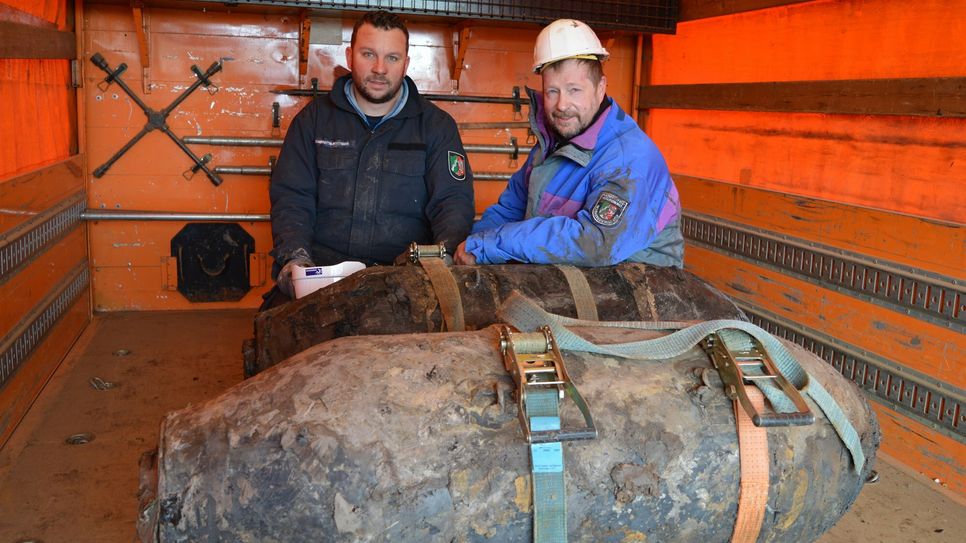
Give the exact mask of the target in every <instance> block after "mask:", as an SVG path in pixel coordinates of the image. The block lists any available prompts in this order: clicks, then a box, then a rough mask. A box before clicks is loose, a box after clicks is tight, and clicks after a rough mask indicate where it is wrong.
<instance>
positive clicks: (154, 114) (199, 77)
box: [91, 53, 223, 186]
mask: <svg viewBox="0 0 966 543" xmlns="http://www.w3.org/2000/svg"><path fill="white" fill-rule="evenodd" d="M222 60H223V59H221V60H217V61H215V62H214V63H212V64H211V66H209V67H208V69H207V70H205V71H204V72H202V71H201V70H200V69H199V68H198V67H197V66H191V71H192V72H194V74H195V82H194V83H192V84H191V86H189V87H188V88H187V89H185V90H184V92H182V93H181V94H180V95H179V96H178V97H177V98H175V99H174V101H173V102H171V104H170V105H169V106H168V107H166V108H164V109H162V110H160V111H158V110H155V109H152V108H150V107H148V105H147V104H145V103H144V101H142V100H141V99H140V98H139V97H138V96H137V95H136V94H134V92H133V91H132V90H131V88H130V87H128V86H127V83H125V82H124V80H123V79H121V77H120V76H121V74H122V73H124V71H125V70H127V65H126V64H124V63H121V64H119V65H118V67H117V68H116V69H114V70H111V67H110V66H109V65H108V63H107V60H105V59H104V57H103V56H102V55H101V54H100V53H94V55H93V56H91V62H93V63H94V65H95V66H97V67H98V68H100V69H101V70H103V71H104V73H106V74H107V77H105V78H104V80H103V81H101V82H100V83H98V85H97V87H98V88H99V89H101V90H102V91H104V90H106V89H107V87H109V86H110V85H111V84H113V83H117V85H118V86H119V87H121V89H122V90H123V91H124V92H125V93H126V94H127V95H128V97H130V98H131V100H133V101H134V103H135V104H137V105H138V107H140V108H141V111H143V112H144V116H145V117H147V120H148V122H147V123H146V124H145V125H144V128H142V129H141V131H140V132H138V133H137V134H135V135H134V137H133V138H131V139H130V141H128V142H127V143H126V144H124V146H123V147H121V148H120V149H119V150H118V151H117V152H116V153H114V156H112V157H111V158H109V159H108V160H107V162H105V163H104V164H101V165H100V166H99V167H98V168H97V169H96V170H94V177H97V178H100V177H102V176H103V175H104V174H105V173H107V170H109V169H110V168H111V166H113V165H114V163H115V162H117V161H118V159H120V158H121V157H122V156H124V153H126V152H128V151H129V150H130V149H131V147H134V144H136V143H137V142H138V141H140V140H141V138H143V137H144V136H146V135H147V134H148V132H151V131H153V130H160V131H161V132H164V133H165V135H167V136H168V137H169V138H171V140H172V141H174V143H175V145H177V146H178V147H179V148H180V149H181V150H182V151H184V153H185V154H186V155H188V157H189V158H191V160H192V162H194V166H192V167H191V168H189V170H188V171H190V172H191V173H192V174H194V173H196V172H197V171H198V170H201V171H203V172H205V175H207V176H208V179H210V180H211V183H212V184H213V185H215V186H218V185H220V184H221V182H222V179H221V177H219V176H218V174H216V173H215V172H213V171H211V170H210V169H209V168H208V166H207V165H206V163H207V162H208V161H209V160H211V158H210V156H209V157H207V159H204V158H198V156H197V155H195V154H194V153H193V152H192V151H191V149H189V148H188V146H187V145H185V143H184V141H182V140H181V138H179V137H178V136H176V135H175V134H174V132H172V131H171V129H170V128H168V124H167V119H168V115H170V114H171V112H172V111H174V110H175V108H177V107H178V106H179V105H180V104H181V102H183V101H184V100H185V98H187V97H188V95H190V94H191V93H192V92H194V91H195V89H197V88H198V87H200V86H202V85H204V86H205V88H207V89H209V92H210V93H212V94H214V93H215V92H217V91H218V87H216V86H214V84H213V83H212V82H211V76H213V75H215V74H216V73H218V72H220V71H221V69H222V67H223V64H222ZM212 87H213V88H214V91H212V90H211V88H212ZM185 173H186V174H187V173H188V172H187V171H186V172H185Z"/></svg>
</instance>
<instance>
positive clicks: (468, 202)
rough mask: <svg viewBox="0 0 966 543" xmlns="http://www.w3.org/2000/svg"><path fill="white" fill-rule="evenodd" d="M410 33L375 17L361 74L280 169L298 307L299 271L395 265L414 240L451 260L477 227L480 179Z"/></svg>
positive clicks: (281, 250)
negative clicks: (417, 61)
mask: <svg viewBox="0 0 966 543" xmlns="http://www.w3.org/2000/svg"><path fill="white" fill-rule="evenodd" d="M408 48H409V31H408V30H407V29H406V26H405V24H404V23H403V22H402V20H401V19H400V18H399V17H397V16H396V15H393V14H391V13H387V12H384V11H378V12H371V13H367V14H366V15H365V16H363V17H362V18H361V19H360V20H359V21H358V22H357V23H356V25H355V28H354V29H353V31H352V41H351V44H350V46H349V48H348V49H346V62H347V64H348V66H349V69H350V70H351V71H352V73H351V75H346V76H343V77H341V78H339V79H338V80H336V82H335V84H334V85H333V86H332V91H331V92H330V93H329V94H328V95H326V96H322V97H319V98H317V99H315V100H314V101H312V103H310V104H309V105H308V106H306V107H305V108H304V109H303V110H302V111H301V112H299V114H298V115H296V117H295V119H293V121H292V125H291V126H290V127H289V129H288V133H287V134H286V135H285V142H284V144H283V145H282V150H281V153H280V154H279V158H278V162H277V163H276V165H275V168H274V170H273V172H272V179H271V185H270V188H269V196H270V198H271V203H272V237H273V241H274V245H275V247H274V248H273V249H272V253H271V254H272V256H273V257H274V258H275V268H274V269H275V270H277V276H276V287H277V288H275V289H273V291H272V292H271V293H270V294H269V295H267V296H266V303H265V304H263V306H262V308H263V309H265V308H267V307H272V306H275V305H279V304H280V303H284V302H286V301H288V300H289V299H291V298H293V297H294V296H293V289H292V280H291V277H292V270H293V268H294V266H296V265H298V266H303V267H307V266H325V265H332V264H337V263H339V262H343V261H346V260H358V261H361V262H364V263H365V264H367V265H372V264H389V263H391V262H392V261H393V260H394V259H395V258H396V257H397V256H398V255H400V254H401V253H402V252H403V251H404V250H406V248H407V247H408V246H409V244H410V243H412V242H414V241H415V242H418V243H420V244H428V243H433V244H437V243H443V244H445V245H446V247H447V248H448V250H449V251H450V252H451V254H452V251H454V250H455V248H456V246H457V245H458V244H459V243H460V242H461V241H463V239H465V238H466V235H467V233H468V232H469V230H470V226H471V225H472V223H473V213H474V201H473V176H472V173H471V171H470V167H469V163H468V162H467V161H466V152H465V151H464V150H463V144H462V141H461V140H460V136H459V132H458V131H457V127H456V122H455V121H454V120H453V118H452V117H450V116H449V114H447V113H446V112H444V111H442V110H441V109H439V108H438V107H436V106H435V105H433V104H431V103H429V102H428V101H427V100H426V99H425V98H423V97H422V96H420V95H419V93H418V91H417V90H416V85H415V84H414V83H413V81H412V80H411V79H409V78H408V77H407V76H406V69H407V68H408V66H409V56H408V53H407V51H408Z"/></svg>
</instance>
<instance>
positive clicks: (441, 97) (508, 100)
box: [269, 89, 530, 106]
mask: <svg viewBox="0 0 966 543" xmlns="http://www.w3.org/2000/svg"><path fill="white" fill-rule="evenodd" d="M269 92H271V93H272V94H284V95H287V96H322V95H324V94H329V91H327V90H313V89H274V90H271V91H269ZM420 96H422V97H423V98H425V99H427V100H432V101H434V102H472V103H476V104H511V105H521V106H528V105H530V99H529V98H526V97H519V98H514V97H512V96H509V97H508V96H461V95H458V94H422V93H420Z"/></svg>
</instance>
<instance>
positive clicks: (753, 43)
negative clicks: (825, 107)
mask: <svg viewBox="0 0 966 543" xmlns="http://www.w3.org/2000/svg"><path fill="white" fill-rule="evenodd" d="M963 35H966V3H964V2H949V1H947V0H917V1H916V2H909V1H907V0H851V1H848V2H831V1H819V2H807V3H802V4H795V5H790V6H786V7H777V8H772V9H765V10H758V11H751V12H746V13H740V14H737V15H732V16H727V17H713V18H709V19H702V20H696V21H690V22H686V23H682V24H679V25H678V27H677V33H676V34H675V35H655V36H654V71H653V76H652V80H651V83H652V84H654V85H668V84H688V83H735V82H750V81H799V80H824V79H876V78H887V77H941V76H949V75H957V76H961V75H963V71H962V70H963V66H966V42H964V40H962V39H960V38H961V37H962V36H963Z"/></svg>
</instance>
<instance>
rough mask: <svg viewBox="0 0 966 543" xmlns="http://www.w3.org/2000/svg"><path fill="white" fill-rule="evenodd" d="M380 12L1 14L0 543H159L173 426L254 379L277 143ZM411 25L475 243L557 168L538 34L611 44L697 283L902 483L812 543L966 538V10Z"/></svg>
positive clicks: (426, 17) (434, 6) (481, 16)
mask: <svg viewBox="0 0 966 543" xmlns="http://www.w3.org/2000/svg"><path fill="white" fill-rule="evenodd" d="M385 4H390V3H387V2H380V1H377V0H372V1H366V0H358V1H356V0H351V1H350V0H345V1H340V2H320V1H318V0H261V1H259V0H240V1H232V2H224V1H213V0H138V1H128V0H36V1H34V0H0V103H3V104H4V105H5V113H4V115H0V307H2V310H0V542H4V541H11V542H19V543H25V542H28V541H38V542H47V543H51V542H59V541H134V540H137V538H138V536H137V534H136V530H135V525H136V522H137V516H138V511H139V504H140V500H141V498H142V496H139V495H138V492H139V480H138V477H139V475H138V474H139V462H140V461H141V457H142V454H143V453H145V452H146V451H149V450H151V449H153V448H155V447H157V445H158V438H159V435H158V431H159V423H160V421H161V418H162V417H163V416H164V415H165V414H166V413H168V412H171V411H173V410H177V409H180V408H183V407H185V406H187V405H189V404H197V403H200V402H205V401H206V400H209V399H211V398H213V397H215V396H217V395H219V394H220V393H222V392H224V391H225V390H227V389H229V388H230V387H232V386H234V385H236V384H238V383H240V382H242V381H243V380H244V375H243V362H242V360H243V357H242V342H243V341H244V340H246V339H249V338H252V336H253V318H254V316H255V314H256V309H257V308H258V306H259V304H260V303H261V300H262V295H263V294H264V293H265V292H266V291H268V290H269V289H270V288H271V287H272V286H273V284H274V282H273V278H272V264H273V261H272V257H271V256H270V254H269V252H270V250H271V249H272V235H271V224H270V220H269V211H270V203H269V197H268V186H269V178H270V174H271V169H272V167H273V165H274V163H275V159H276V158H277V156H278V153H279V147H280V146H281V141H282V138H284V136H285V133H286V130H287V129H288V127H289V126H290V124H291V122H292V120H293V118H294V117H295V115H296V114H297V113H298V112H299V111H300V110H301V109H302V108H303V107H304V106H305V105H306V104H307V103H309V101H310V100H313V99H320V96H323V95H324V94H325V93H326V92H327V91H328V89H329V88H331V86H332V84H333V82H334V81H335V79H336V78H338V77H340V76H341V75H344V74H346V73H348V70H347V68H346V62H345V49H346V47H347V46H348V44H349V39H350V36H351V33H352V27H353V23H354V22H355V20H356V19H357V18H358V17H359V15H360V14H361V13H362V12H363V11H366V10H368V9H371V8H375V7H381V6H382V5H385ZM391 4H392V5H393V6H394V8H395V9H397V10H398V11H399V12H400V14H401V15H402V16H404V18H405V19H406V21H407V24H408V25H409V28H410V32H411V38H410V51H409V53H410V57H411V59H412V61H411V64H410V68H409V72H408V75H409V76H410V77H411V78H412V79H413V81H414V82H415V83H416V85H417V87H418V88H419V90H420V92H421V93H422V94H424V95H427V96H430V97H431V100H433V101H434V103H435V104H436V105H438V106H439V107H440V108H442V109H444V110H445V111H447V112H448V113H449V114H450V115H452V116H453V117H454V119H455V120H456V121H457V124H458V127H459V129H460V133H461V136H462V139H463V142H464V144H465V145H466V151H467V160H468V161H469V163H470V165H471V166H472V171H473V173H474V174H475V177H474V180H473V187H474V192H475V206H476V213H477V214H480V213H481V212H482V211H483V210H485V209H486V208H487V207H488V206H489V205H491V204H493V203H494V202H495V201H496V199H497V198H498V197H499V195H500V193H501V191H502V190H503V189H504V188H505V187H506V184H507V180H508V179H509V177H510V175H511V174H512V173H514V172H515V171H516V170H517V169H519V168H520V167H521V166H522V164H523V163H524V161H525V160H526V157H527V153H528V152H529V151H530V150H531V148H532V146H533V145H534V143H535V139H534V137H533V135H532V134H531V133H530V131H529V129H528V123H527V122H526V121H527V118H528V114H529V108H530V105H529V102H528V101H527V100H526V88H528V87H529V88H533V89H540V87H541V79H540V77H539V76H537V75H535V74H533V73H532V71H531V65H532V60H533V44H534V40H535V38H536V36H537V34H538V32H539V31H540V29H541V27H542V26H544V25H545V24H547V23H548V22H550V21H552V20H554V19H556V18H562V17H573V18H578V19H582V20H585V22H587V23H588V24H590V25H591V26H592V27H593V28H594V30H595V31H596V32H597V33H598V35H599V36H600V38H601V41H602V42H603V44H604V46H605V47H606V48H607V49H608V51H609V52H610V59H609V60H608V61H607V62H606V63H605V64H604V69H605V74H606V76H607V85H608V95H609V96H611V97H612V98H614V100H615V101H616V102H617V103H619V104H620V105H621V106H622V108H623V109H624V110H625V111H627V112H628V114H629V115H631V116H632V117H633V118H634V119H635V120H636V121H637V124H638V125H639V126H640V127H641V128H642V129H643V130H644V131H645V133H646V134H647V135H648V136H649V137H650V138H651V139H652V140H653V141H654V142H655V144H656V145H657V147H658V148H659V149H660V150H661V152H662V154H663V155H664V158H665V159H666V162H667V164H668V167H669V169H670V171H671V174H672V176H673V178H674V181H675V184H676V186H677V188H678V191H679V192H680V196H681V202H682V207H683V216H682V222H681V225H682V231H683V233H684V236H685V239H686V243H687V247H686V256H685V269H686V270H687V271H688V272H690V273H693V274H694V275H696V276H697V277H699V278H700V279H702V280H703V281H706V282H707V283H708V284H710V285H712V286H714V287H715V288H717V289H719V290H720V291H721V292H724V293H725V294H727V295H728V296H730V297H731V298H732V299H733V300H734V301H735V303H736V305H737V306H738V307H739V308H740V309H741V310H742V311H743V312H744V313H745V314H746V315H747V317H748V319H749V320H750V321H751V322H753V323H754V324H757V325H759V326H761V327H762V328H764V329H765V330H767V331H768V332H770V333H772V334H774V335H776V336H779V337H782V338H784V339H787V340H789V341H791V342H794V343H798V344H800V345H802V346H804V347H805V348H806V349H808V350H809V351H811V352H813V353H814V354H815V355H816V356H818V357H820V358H822V359H823V360H825V361H826V362H828V364H830V365H831V366H832V367H833V368H834V369H835V371H836V372H838V373H840V374H842V375H843V376H844V377H845V378H846V379H848V380H849V381H852V382H853V383H854V384H855V386H856V387H858V388H859V389H861V391H862V394H863V395H864V397H865V398H866V399H867V400H868V401H869V404H870V405H871V406H872V409H873V410H874V412H875V414H876V416H877V418H878V422H879V424H880V426H881V429H882V443H881V446H880V449H879V453H878V455H877V457H876V460H875V465H874V469H875V470H876V472H877V473H878V480H877V481H875V482H873V481H871V480H870V481H869V482H868V483H867V484H866V486H865V488H864V489H863V491H862V493H861V494H860V496H859V498H858V501H857V502H856V503H855V505H854V506H853V507H852V508H851V510H850V511H849V512H848V513H847V514H846V515H845V516H844V517H843V519H842V520H841V522H840V523H839V524H838V525H836V526H835V527H834V528H833V529H832V530H831V531H829V532H828V533H826V534H825V535H824V536H823V537H822V539H821V540H820V541H822V542H823V543H832V542H845V541H870V542H871V541H881V542H890V543H891V542H906V541H923V542H924V541H937V542H944V541H950V542H952V541H959V540H961V539H962V534H963V533H966V514H964V513H966V160H963V156H964V154H963V150H964V149H966V73H964V66H966V40H962V39H956V37H957V36H962V35H963V34H964V33H966V3H964V2H948V1H944V0H922V1H919V2H915V3H910V2H904V1H901V0H805V1H803V0H784V1H776V0H745V1H737V0H736V1H710V0H646V1H640V2H629V1H625V0H602V1H600V2H593V3H587V2H557V3H554V2H539V1H535V2H521V3H519V4H520V5H519V6H515V7H512V8H511V7H509V6H508V4H517V3H507V2H504V1H502V0H474V1H468V2H435V1H432V0H426V1H423V0H411V1H410V0H407V1H405V2H393V3H391ZM165 108H169V109H168V110H167V111H166V117H165V118H164V119H163V121H164V122H160V121H159V117H158V115H159V113H158V112H160V111H162V110H165ZM152 114H153V115H154V116H153V117H152ZM165 132H167V133H165ZM219 239H221V240H229V241H230V243H229V245H231V246H232V247H233V248H232V249H231V256H230V258H231V259H236V260H232V261H233V262H237V263H239V264H240V265H234V266H232V267H231V270H230V272H229V273H228V274H222V273H221V272H220V271H214V272H212V271H211V269H209V268H206V267H205V265H204V264H203V263H204V262H205V258H208V257H211V255H212V254H215V253H218V251H221V249H220V248H215V249H213V248H212V247H214V246H216V245H217V244H216V243H215V242H217V240H219ZM218 247H221V246H218ZM215 256H217V257H219V258H221V253H218V254H217V255H215ZM228 258H229V256H224V259H225V261H228V260H227V259H228Z"/></svg>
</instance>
